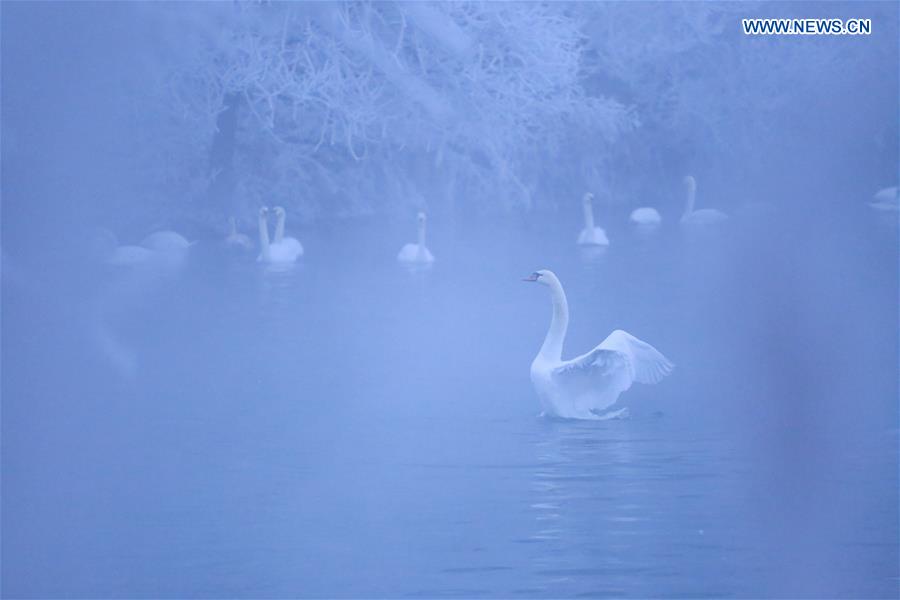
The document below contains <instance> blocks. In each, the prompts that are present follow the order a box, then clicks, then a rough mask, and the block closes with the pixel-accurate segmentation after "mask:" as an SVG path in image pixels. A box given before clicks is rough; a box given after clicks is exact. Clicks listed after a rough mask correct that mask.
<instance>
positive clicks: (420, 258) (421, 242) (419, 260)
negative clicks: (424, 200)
mask: <svg viewBox="0 0 900 600" xmlns="http://www.w3.org/2000/svg"><path fill="white" fill-rule="evenodd" d="M427 220H428V218H427V217H426V216H425V213H423V212H420V213H419V214H418V215H417V216H416V221H417V225H418V242H417V243H415V244H413V243H409V244H405V245H404V246H403V247H402V248H400V252H399V253H397V260H398V261H400V262H402V263H408V264H419V265H428V264H431V263H433V262H434V255H433V254H431V251H430V250H429V249H428V247H427V246H426V245H425V224H426V222H427Z"/></svg>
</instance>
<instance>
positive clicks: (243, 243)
mask: <svg viewBox="0 0 900 600" xmlns="http://www.w3.org/2000/svg"><path fill="white" fill-rule="evenodd" d="M228 223H229V225H230V227H231V230H230V231H229V232H228V235H227V236H225V244H226V245H228V246H231V247H232V248H248V249H249V248H252V247H253V241H252V240H251V239H250V236H249V235H247V234H246V233H238V230H237V221H236V220H235V218H234V217H229V218H228Z"/></svg>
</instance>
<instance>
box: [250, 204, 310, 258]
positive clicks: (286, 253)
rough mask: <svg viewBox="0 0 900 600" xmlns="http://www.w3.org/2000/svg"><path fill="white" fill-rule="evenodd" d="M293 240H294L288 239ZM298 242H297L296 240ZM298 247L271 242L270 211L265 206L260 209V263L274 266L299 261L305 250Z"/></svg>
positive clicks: (298, 243)
mask: <svg viewBox="0 0 900 600" xmlns="http://www.w3.org/2000/svg"><path fill="white" fill-rule="evenodd" d="M288 239H293V238H288ZM294 241H295V242H297V240H294ZM299 245H300V242H297V245H296V246H294V245H292V244H285V243H284V240H282V242H281V243H270V242H269V209H268V208H266V207H265V206H263V207H262V208H260V209H259V249H260V252H259V257H258V258H257V259H256V260H258V261H259V262H266V263H272V264H288V263H292V262H294V261H296V260H297V257H298V256H300V255H301V254H303V248H302V247H299V248H298V246H299Z"/></svg>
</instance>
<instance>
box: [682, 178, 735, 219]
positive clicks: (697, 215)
mask: <svg viewBox="0 0 900 600" xmlns="http://www.w3.org/2000/svg"><path fill="white" fill-rule="evenodd" d="M684 186H685V190H686V191H687V204H686V205H685V207H684V214H683V215H682V216H681V224H682V225H699V226H705V225H716V224H718V223H723V222H724V221H726V220H727V219H728V215H726V214H725V213H723V212H722V211H720V210H716V209H714V208H701V209H700V210H694V200H695V199H696V197H697V181H696V180H695V179H694V178H693V176H691V175H688V176H686V177H685V178H684Z"/></svg>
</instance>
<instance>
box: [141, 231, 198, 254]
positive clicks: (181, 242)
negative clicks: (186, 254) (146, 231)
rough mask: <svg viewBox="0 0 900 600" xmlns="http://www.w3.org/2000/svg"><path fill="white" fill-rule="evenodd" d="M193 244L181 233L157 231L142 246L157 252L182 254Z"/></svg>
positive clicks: (145, 239)
mask: <svg viewBox="0 0 900 600" xmlns="http://www.w3.org/2000/svg"><path fill="white" fill-rule="evenodd" d="M193 244H194V242H189V241H187V238H185V237H184V236H183V235H181V234H180V233H176V232H174V231H170V230H163V231H156V232H154V233H151V234H150V235H148V236H147V237H145V238H144V239H143V241H141V246H143V247H144V248H148V249H150V250H155V251H157V252H181V251H184V250H187V249H188V248H189V247H191V246H192V245H193Z"/></svg>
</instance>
